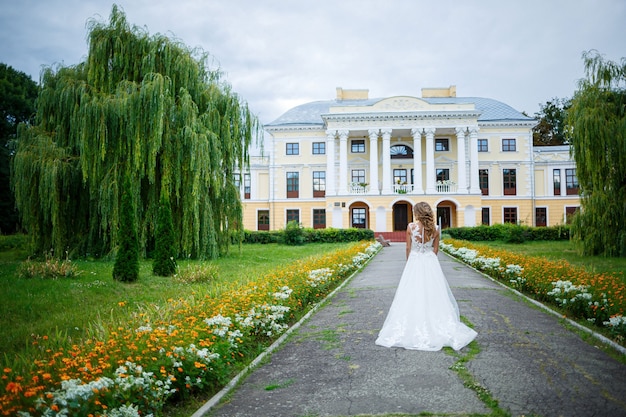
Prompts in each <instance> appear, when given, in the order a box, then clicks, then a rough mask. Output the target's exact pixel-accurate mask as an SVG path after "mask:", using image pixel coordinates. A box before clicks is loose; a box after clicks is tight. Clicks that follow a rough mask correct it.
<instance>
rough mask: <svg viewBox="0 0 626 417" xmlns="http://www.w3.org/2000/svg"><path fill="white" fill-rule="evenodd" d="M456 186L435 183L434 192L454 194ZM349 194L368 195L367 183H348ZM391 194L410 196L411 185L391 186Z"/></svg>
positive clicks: (451, 183) (439, 182) (446, 183)
mask: <svg viewBox="0 0 626 417" xmlns="http://www.w3.org/2000/svg"><path fill="white" fill-rule="evenodd" d="M457 189H458V186H457V184H456V183H455V182H454V181H450V180H448V181H437V183H436V184H435V190H436V191H437V193H439V194H455V193H456V192H457ZM348 192H349V193H350V194H369V193H370V185H369V184H367V183H350V185H349V187H348ZM392 192H393V193H394V194H411V193H412V192H413V184H393V188H392Z"/></svg>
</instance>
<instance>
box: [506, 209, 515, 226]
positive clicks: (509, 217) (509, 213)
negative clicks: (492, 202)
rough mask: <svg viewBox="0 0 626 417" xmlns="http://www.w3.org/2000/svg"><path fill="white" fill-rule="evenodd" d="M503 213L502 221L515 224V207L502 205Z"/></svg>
mask: <svg viewBox="0 0 626 417" xmlns="http://www.w3.org/2000/svg"><path fill="white" fill-rule="evenodd" d="M503 215H504V218H503V221H504V223H513V224H517V207H504V208H503Z"/></svg>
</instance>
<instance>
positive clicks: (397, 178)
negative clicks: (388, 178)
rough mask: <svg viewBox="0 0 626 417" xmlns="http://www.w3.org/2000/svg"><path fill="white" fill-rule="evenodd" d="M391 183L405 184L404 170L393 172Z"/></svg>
mask: <svg viewBox="0 0 626 417" xmlns="http://www.w3.org/2000/svg"><path fill="white" fill-rule="evenodd" d="M393 183H394V184H399V185H405V184H407V176H406V169H394V170H393Z"/></svg>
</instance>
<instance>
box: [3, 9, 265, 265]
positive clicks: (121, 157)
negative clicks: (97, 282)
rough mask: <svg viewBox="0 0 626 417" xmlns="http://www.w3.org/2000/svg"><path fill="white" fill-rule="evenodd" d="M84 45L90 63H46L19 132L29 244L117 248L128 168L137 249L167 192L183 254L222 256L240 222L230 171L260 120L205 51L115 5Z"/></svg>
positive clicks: (85, 250) (20, 187) (17, 166)
mask: <svg viewBox="0 0 626 417" xmlns="http://www.w3.org/2000/svg"><path fill="white" fill-rule="evenodd" d="M88 41H89V52H88V55H87V58H86V59H85V61H84V62H81V63H79V64H78V65H75V66H72V67H58V68H57V69H56V70H53V69H51V68H48V69H46V70H44V72H43V73H42V83H41V84H42V85H41V89H42V90H41V93H40V95H39V98H38V105H37V115H36V120H35V122H34V125H33V126H30V127H28V128H27V129H22V130H21V131H20V134H19V137H18V146H17V151H16V154H15V158H14V161H13V175H12V182H13V188H14V190H15V199H16V204H17V207H18V209H19V212H20V216H21V219H22V224H23V226H24V227H25V228H26V230H27V232H28V233H29V235H30V237H31V238H32V241H33V243H34V250H35V251H37V252H41V251H48V250H50V249H54V251H55V253H65V251H66V250H68V249H69V250H70V253H71V254H76V253H78V254H91V255H95V256H98V255H105V254H107V253H109V252H110V251H111V250H112V249H114V248H116V247H117V246H118V245H119V242H118V241H117V234H116V233H113V232H114V231H115V230H116V228H117V225H118V224H119V221H120V214H121V213H120V212H119V210H118V207H119V199H120V192H119V191H120V190H119V187H118V184H121V183H122V180H123V178H124V175H125V174H126V173H131V174H132V178H133V181H136V184H135V186H134V187H133V193H134V194H133V199H134V201H135V204H136V207H137V227H138V233H139V245H140V251H141V254H142V255H145V254H146V251H147V244H148V242H151V241H152V239H153V233H154V230H155V226H156V225H155V223H156V218H157V213H158V207H159V203H160V199H161V193H162V192H166V193H167V195H169V196H171V197H170V199H169V201H170V203H171V207H172V216H173V224H174V229H175V230H176V235H177V237H178V239H177V241H176V245H177V248H176V249H177V250H176V252H177V253H184V254H185V255H188V256H191V257H192V258H215V257H217V256H219V255H220V254H223V253H225V252H227V250H228V246H229V244H230V239H229V236H230V232H231V231H232V230H231V229H233V228H237V229H238V231H239V232H241V231H242V227H243V226H242V224H243V222H242V210H241V202H240V200H239V192H238V190H237V189H236V187H235V183H234V178H233V177H234V172H235V170H238V171H239V170H244V169H245V167H247V166H248V153H247V152H248V148H249V145H250V144H251V141H252V138H253V137H254V136H256V134H257V131H258V129H259V126H258V122H257V119H256V118H255V117H254V116H253V115H252V114H251V113H250V111H249V109H248V107H247V104H245V102H243V101H242V100H240V98H239V97H238V96H237V95H236V94H235V93H233V92H232V91H231V88H230V86H229V85H228V84H227V83H225V82H224V81H223V80H222V79H221V73H220V72H219V71H218V70H209V69H208V68H207V62H208V55H207V54H206V53H204V52H202V51H199V50H190V49H189V48H187V47H186V46H185V45H183V44H182V43H181V42H179V41H177V40H171V39H169V38H167V37H165V36H162V35H159V34H157V35H154V36H150V35H149V34H148V33H147V31H146V30H145V29H143V28H138V27H135V26H131V25H129V24H128V23H127V21H126V17H125V15H124V13H123V12H122V11H121V10H120V9H119V8H118V7H117V6H115V5H114V6H113V8H112V12H111V16H110V19H109V22H108V23H101V22H97V21H95V20H91V21H90V22H89V35H88ZM235 235H236V236H241V235H242V233H238V234H235Z"/></svg>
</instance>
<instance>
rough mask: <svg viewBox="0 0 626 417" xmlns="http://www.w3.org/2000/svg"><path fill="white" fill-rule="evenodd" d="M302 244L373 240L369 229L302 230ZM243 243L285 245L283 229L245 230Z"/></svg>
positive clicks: (372, 233)
mask: <svg viewBox="0 0 626 417" xmlns="http://www.w3.org/2000/svg"><path fill="white" fill-rule="evenodd" d="M302 237H303V240H304V242H303V243H318V242H320V243H339V242H360V241H361V240H372V239H374V231H373V230H370V229H357V228H350V229H335V228H332V227H331V228H326V229H312V228H307V227H305V228H302ZM243 243H262V244H267V243H285V229H282V230H272V231H250V230H245V231H244V235H243Z"/></svg>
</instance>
